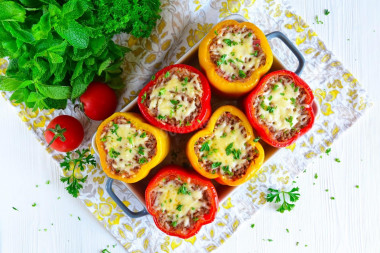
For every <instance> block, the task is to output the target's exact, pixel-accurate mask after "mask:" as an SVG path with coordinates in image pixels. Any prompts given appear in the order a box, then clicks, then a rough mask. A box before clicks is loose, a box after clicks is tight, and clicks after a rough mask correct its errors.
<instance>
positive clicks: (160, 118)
mask: <svg viewBox="0 0 380 253" xmlns="http://www.w3.org/2000/svg"><path fill="white" fill-rule="evenodd" d="M157 118H158V119H159V120H164V119H166V116H162V115H160V114H159V115H158V116H157Z"/></svg>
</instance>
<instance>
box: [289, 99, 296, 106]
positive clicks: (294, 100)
mask: <svg viewBox="0 0 380 253" xmlns="http://www.w3.org/2000/svg"><path fill="white" fill-rule="evenodd" d="M290 101H292V105H294V106H296V105H297V104H296V101H297V100H296V99H295V98H290Z"/></svg>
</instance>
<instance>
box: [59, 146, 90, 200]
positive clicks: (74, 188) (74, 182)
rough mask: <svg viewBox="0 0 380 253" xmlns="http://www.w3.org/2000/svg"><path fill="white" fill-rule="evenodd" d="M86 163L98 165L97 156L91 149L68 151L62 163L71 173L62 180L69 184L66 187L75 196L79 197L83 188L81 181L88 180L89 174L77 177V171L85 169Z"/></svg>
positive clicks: (62, 166) (65, 169)
mask: <svg viewBox="0 0 380 253" xmlns="http://www.w3.org/2000/svg"><path fill="white" fill-rule="evenodd" d="M86 165H93V166H96V160H95V157H94V156H93V155H92V154H91V153H90V150H89V149H83V150H79V149H78V150H75V152H74V153H72V152H67V153H66V156H65V157H64V159H63V162H61V163H60V166H61V168H62V169H63V170H64V171H69V172H71V174H70V175H69V176H66V177H61V182H63V183H66V184H68V186H67V187H66V188H65V189H66V190H67V191H68V192H69V193H70V194H71V195H73V197H74V198H76V197H78V194H79V190H80V189H82V188H83V185H82V184H81V183H84V182H86V180H87V177H88V176H87V175H86V176H85V177H82V178H77V176H76V172H77V170H78V169H79V170H80V171H84V169H85V166H86Z"/></svg>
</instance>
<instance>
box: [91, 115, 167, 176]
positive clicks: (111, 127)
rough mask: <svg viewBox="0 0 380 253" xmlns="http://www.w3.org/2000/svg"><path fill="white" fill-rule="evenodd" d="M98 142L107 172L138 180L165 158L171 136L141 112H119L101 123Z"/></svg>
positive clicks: (101, 160)
mask: <svg viewBox="0 0 380 253" xmlns="http://www.w3.org/2000/svg"><path fill="white" fill-rule="evenodd" d="M96 146H97V148H98V152H99V157H100V162H101V165H102V168H103V170H104V172H105V173H106V174H107V176H109V177H111V178H114V179H118V180H121V181H123V182H125V183H135V182H137V181H140V180H141V179H143V178H144V177H146V176H147V175H148V173H149V171H150V170H151V169H152V168H154V167H155V166H156V165H158V164H159V163H160V162H162V160H164V158H165V157H166V155H167V154H168V152H169V146H170V140H169V136H168V134H167V133H166V132H165V131H163V130H161V129H158V128H156V127H154V126H151V125H149V124H147V123H145V121H144V120H143V118H142V117H141V116H140V115H139V114H137V113H130V112H127V113H123V112H118V113H115V114H113V115H112V116H111V117H109V118H108V119H106V120H105V121H103V123H102V124H101V125H100V126H99V128H98V131H97V133H96Z"/></svg>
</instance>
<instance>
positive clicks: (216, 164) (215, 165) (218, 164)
mask: <svg viewBox="0 0 380 253" xmlns="http://www.w3.org/2000/svg"><path fill="white" fill-rule="evenodd" d="M220 165H222V163H221V162H215V163H213V164H212V165H211V168H213V169H215V168H218V167H219V166H220Z"/></svg>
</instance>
